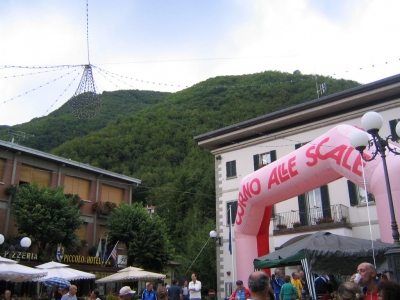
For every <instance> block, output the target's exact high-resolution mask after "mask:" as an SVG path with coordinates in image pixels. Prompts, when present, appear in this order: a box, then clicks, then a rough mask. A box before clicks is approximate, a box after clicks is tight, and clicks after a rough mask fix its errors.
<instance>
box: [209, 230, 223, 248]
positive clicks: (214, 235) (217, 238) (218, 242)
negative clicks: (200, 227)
mask: <svg viewBox="0 0 400 300" xmlns="http://www.w3.org/2000/svg"><path fill="white" fill-rule="evenodd" d="M210 238H212V239H215V246H221V245H222V241H221V237H220V236H218V234H217V232H216V231H215V230H211V231H210Z"/></svg>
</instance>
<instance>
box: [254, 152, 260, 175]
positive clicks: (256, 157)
mask: <svg viewBox="0 0 400 300" xmlns="http://www.w3.org/2000/svg"><path fill="white" fill-rule="evenodd" d="M253 161H254V171H257V170H258V169H259V168H260V155H259V154H254V155H253Z"/></svg>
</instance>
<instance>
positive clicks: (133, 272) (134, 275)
mask: <svg viewBox="0 0 400 300" xmlns="http://www.w3.org/2000/svg"><path fill="white" fill-rule="evenodd" d="M147 279H165V275H164V274H160V273H154V272H149V271H145V270H143V269H140V268H135V267H128V268H125V269H122V270H119V271H118V272H117V273H116V274H112V275H110V276H107V277H104V278H101V279H99V280H96V283H105V282H128V281H139V280H147Z"/></svg>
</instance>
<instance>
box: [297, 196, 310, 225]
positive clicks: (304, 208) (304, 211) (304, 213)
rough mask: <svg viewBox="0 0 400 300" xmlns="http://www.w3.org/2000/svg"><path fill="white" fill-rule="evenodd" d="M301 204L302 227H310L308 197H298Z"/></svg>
mask: <svg viewBox="0 0 400 300" xmlns="http://www.w3.org/2000/svg"><path fill="white" fill-rule="evenodd" d="M297 199H298V202H299V215H300V223H301V225H303V226H304V225H308V221H307V220H308V215H307V204H306V195H305V194H301V195H298V196H297Z"/></svg>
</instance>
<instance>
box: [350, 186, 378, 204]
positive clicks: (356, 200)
mask: <svg viewBox="0 0 400 300" xmlns="http://www.w3.org/2000/svg"><path fill="white" fill-rule="evenodd" d="M347 187H348V190H349V198H350V206H357V205H359V204H362V203H367V199H368V202H375V197H374V195H373V194H371V193H369V192H367V199H366V198H365V189H363V188H362V187H359V186H358V185H356V184H354V183H353V182H351V181H350V180H347Z"/></svg>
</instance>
